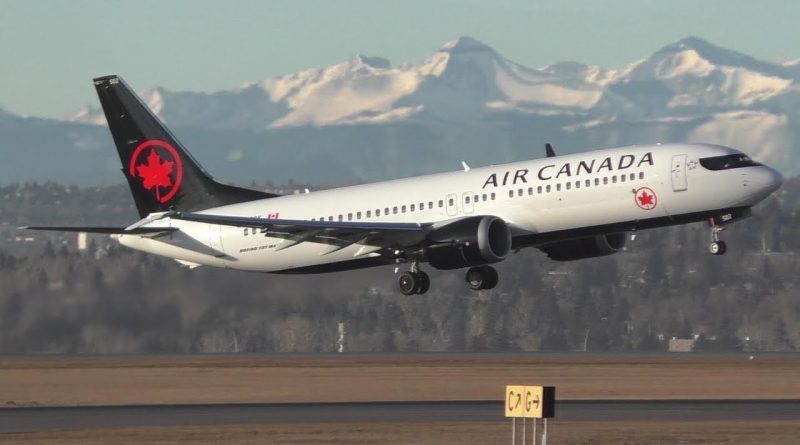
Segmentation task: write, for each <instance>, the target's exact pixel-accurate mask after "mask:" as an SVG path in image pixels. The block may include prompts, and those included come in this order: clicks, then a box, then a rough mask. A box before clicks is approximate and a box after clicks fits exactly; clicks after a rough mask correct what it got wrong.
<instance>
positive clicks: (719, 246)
mask: <svg viewBox="0 0 800 445" xmlns="http://www.w3.org/2000/svg"><path fill="white" fill-rule="evenodd" d="M708 225H709V226H711V244H709V245H708V251H709V252H710V253H711V255H725V252H727V251H728V246H727V245H726V244H725V241H720V239H719V232H722V231H723V230H725V228H724V227H722V226H718V225H717V224H716V223H715V222H714V220H713V219H711V220H709V221H708Z"/></svg>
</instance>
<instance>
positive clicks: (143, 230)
mask: <svg viewBox="0 0 800 445" xmlns="http://www.w3.org/2000/svg"><path fill="white" fill-rule="evenodd" d="M18 229H19V230H51V231H55V232H87V233H105V234H108V235H113V234H119V235H158V234H160V233H168V232H173V231H175V230H177V229H175V228H172V227H135V228H125V227H101V226H22V227H18Z"/></svg>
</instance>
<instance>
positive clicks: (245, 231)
mask: <svg viewBox="0 0 800 445" xmlns="http://www.w3.org/2000/svg"><path fill="white" fill-rule="evenodd" d="M249 234H250V230H249V228H247V227H245V228H244V236H247V235H249Z"/></svg>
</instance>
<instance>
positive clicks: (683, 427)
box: [0, 419, 800, 445]
mask: <svg viewBox="0 0 800 445" xmlns="http://www.w3.org/2000/svg"><path fill="white" fill-rule="evenodd" d="M539 428H541V424H540V426H539ZM539 432H541V430H539ZM528 433H529V434H528V435H527V443H528V444H530V443H531V438H530V430H528ZM798 435H800V420H797V421H775V422H602V423H601V422H559V421H557V420H555V419H554V420H552V421H551V422H550V424H549V427H548V443H550V444H558V445H631V444H648V445H649V444H658V445H672V444H675V445H677V444H681V445H686V444H692V445H713V444H719V445H797V443H798ZM510 442H511V426H510V424H509V423H508V422H473V423H466V422H464V423H458V422H437V423H424V422H423V423H322V424H311V425H300V424H289V425H227V426H219V427H216V426H202V427H140V428H107V429H92V430H81V431H58V432H48V433H38V434H17V435H0V443H2V444H14V445H31V444H54V445H72V444H89V445H91V444H98V445H99V444H110V443H113V444H142V443H147V444H150V445H162V444H163V445H167V444H176V445H177V444H185V443H202V444H231V445H246V444H247V445H249V444H287V445H295V444H296V445H306V444H312V443H313V444H324V445H340V444H356V443H357V444H431V445H439V444H442V445H444V444H462V445H478V444H481V445H483V444H503V443H510ZM517 443H518V444H521V443H522V438H521V437H520V436H517ZM537 443H540V441H537Z"/></svg>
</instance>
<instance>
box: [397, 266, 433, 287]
mask: <svg viewBox="0 0 800 445" xmlns="http://www.w3.org/2000/svg"><path fill="white" fill-rule="evenodd" d="M397 285H398V286H399V287H400V292H401V293H402V294H403V295H415V294H416V295H422V294H424V293H425V292H428V288H430V287H431V279H430V277H429V276H428V274H426V273H425V272H423V271H421V270H419V267H418V266H417V263H416V262H414V263H411V270H409V271H408V272H403V273H402V274H401V275H400V278H398V279H397Z"/></svg>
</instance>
